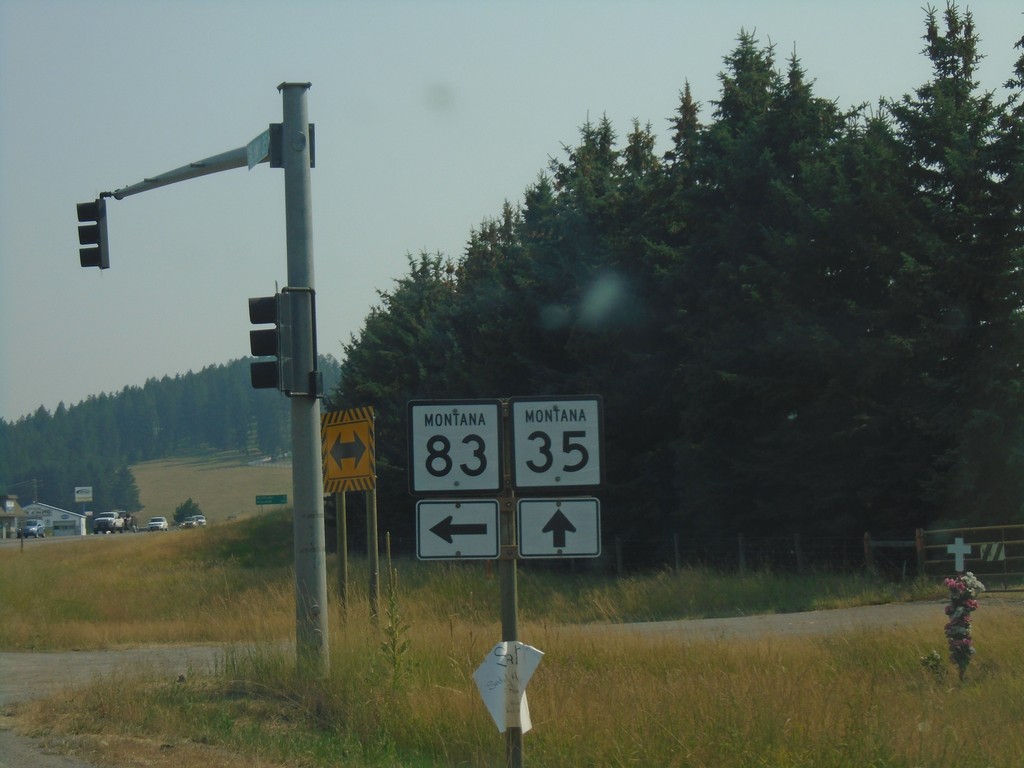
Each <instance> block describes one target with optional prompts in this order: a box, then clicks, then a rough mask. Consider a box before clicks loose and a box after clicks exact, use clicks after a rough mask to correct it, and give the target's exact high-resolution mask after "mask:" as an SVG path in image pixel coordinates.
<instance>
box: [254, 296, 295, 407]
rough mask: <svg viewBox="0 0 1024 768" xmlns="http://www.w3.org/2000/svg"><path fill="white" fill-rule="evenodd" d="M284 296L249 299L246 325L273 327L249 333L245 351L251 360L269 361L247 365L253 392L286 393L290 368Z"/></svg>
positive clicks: (289, 326) (287, 316)
mask: <svg viewBox="0 0 1024 768" xmlns="http://www.w3.org/2000/svg"><path fill="white" fill-rule="evenodd" d="M288 309H289V305H288V302H287V301H286V300H285V295H284V294H276V295H274V296H261V297H259V298H255V299H249V321H250V322H251V323H252V324H253V325H273V326H274V327H273V328H261V329H259V330H255V331H249V349H250V351H251V352H252V354H253V356H254V357H263V358H267V357H269V358H273V359H271V360H257V361H256V362H254V363H251V365H250V369H249V377H250V380H251V381H252V386H253V388H254V389H280V390H284V389H286V387H285V386H284V385H285V382H286V380H287V379H286V376H287V373H288V371H289V370H290V366H291V357H292V352H291V322H290V317H289V315H290V313H289V311H288Z"/></svg>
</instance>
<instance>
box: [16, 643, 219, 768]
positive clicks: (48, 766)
mask: <svg viewBox="0 0 1024 768" xmlns="http://www.w3.org/2000/svg"><path fill="white" fill-rule="evenodd" d="M222 650H223V649H222V648H220V647H218V646H188V647H174V646H148V647H145V648H131V649H127V650H121V651H65V652H60V653H0V768H94V766H93V764H92V763H85V762H82V761H81V760H76V759H73V758H69V757H63V756H61V755H57V754H54V753H53V752H52V750H51V749H50V747H49V746H48V745H47V743H46V740H45V739H29V738H25V737H23V736H19V735H17V734H16V733H15V732H14V731H13V730H11V728H10V726H9V725H7V724H5V723H4V719H6V718H7V717H9V716H10V711H11V705H13V704H17V703H18V702H19V701H26V700H28V699H31V698H40V697H43V696H46V695H47V694H49V693H52V692H54V691H57V690H62V689H67V688H74V687H75V686H76V685H81V684H83V683H86V682H88V681H89V680H91V679H93V678H95V677H101V676H103V675H107V674H110V673H112V672H114V671H116V670H118V669H124V668H126V667H127V668H130V667H133V666H134V667H145V668H146V669H152V670H154V671H158V672H159V671H164V672H166V673H167V675H168V676H169V677H171V678H177V676H178V675H180V674H184V673H186V672H189V671H193V672H200V671H204V670H209V669H212V666H213V664H214V661H215V660H216V659H217V657H218V655H219V654H220V653H221V652H222Z"/></svg>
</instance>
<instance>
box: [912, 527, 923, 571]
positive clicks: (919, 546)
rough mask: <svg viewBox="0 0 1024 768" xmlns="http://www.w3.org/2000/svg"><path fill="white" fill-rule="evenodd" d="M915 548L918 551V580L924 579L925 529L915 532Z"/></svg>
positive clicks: (918, 529)
mask: <svg viewBox="0 0 1024 768" xmlns="http://www.w3.org/2000/svg"><path fill="white" fill-rule="evenodd" d="M914 548H915V549H916V550H917V578H919V579H923V578H924V528H917V529H915V530H914Z"/></svg>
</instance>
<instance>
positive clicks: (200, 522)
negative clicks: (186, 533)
mask: <svg viewBox="0 0 1024 768" xmlns="http://www.w3.org/2000/svg"><path fill="white" fill-rule="evenodd" d="M204 525H206V516H205V515H192V516H191V517H186V518H185V522H183V523H182V524H181V527H182V528H202V527H203V526H204Z"/></svg>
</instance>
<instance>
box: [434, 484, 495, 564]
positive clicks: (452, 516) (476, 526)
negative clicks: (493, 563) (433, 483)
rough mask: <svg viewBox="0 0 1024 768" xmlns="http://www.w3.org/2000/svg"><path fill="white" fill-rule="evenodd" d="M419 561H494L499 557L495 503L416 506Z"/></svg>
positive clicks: (451, 502) (474, 501)
mask: <svg viewBox="0 0 1024 768" xmlns="http://www.w3.org/2000/svg"><path fill="white" fill-rule="evenodd" d="M416 556H417V557H418V558H419V559H420V560H472V559H477V560H494V559H496V558H497V557H498V502H497V501H496V500H494V499H482V500H477V499H455V500H452V499H447V500H446V499H425V500H422V501H418V502H417V503H416Z"/></svg>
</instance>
